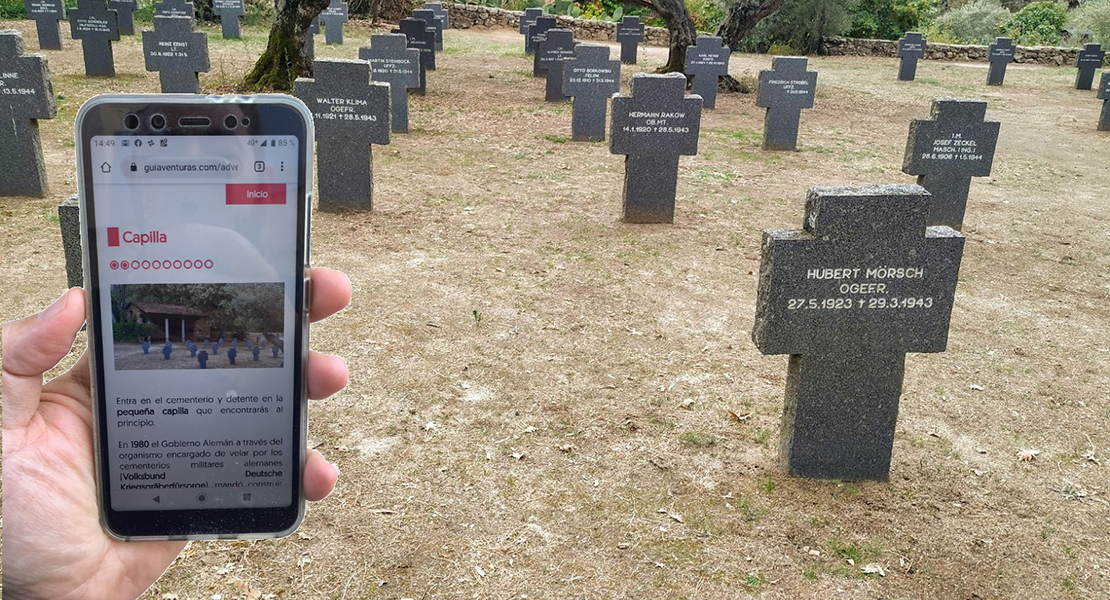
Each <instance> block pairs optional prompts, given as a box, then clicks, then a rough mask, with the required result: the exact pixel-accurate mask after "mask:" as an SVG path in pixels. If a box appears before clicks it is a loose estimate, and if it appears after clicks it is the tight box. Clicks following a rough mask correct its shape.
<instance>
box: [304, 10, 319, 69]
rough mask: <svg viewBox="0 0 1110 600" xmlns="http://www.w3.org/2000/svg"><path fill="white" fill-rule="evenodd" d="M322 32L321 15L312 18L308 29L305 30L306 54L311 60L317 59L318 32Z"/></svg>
mask: <svg viewBox="0 0 1110 600" xmlns="http://www.w3.org/2000/svg"><path fill="white" fill-rule="evenodd" d="M317 33H320V15H316V16H315V17H313V18H312V22H310V23H309V24H308V29H307V30H305V32H304V47H305V56H307V57H308V59H309V60H316V34H317Z"/></svg>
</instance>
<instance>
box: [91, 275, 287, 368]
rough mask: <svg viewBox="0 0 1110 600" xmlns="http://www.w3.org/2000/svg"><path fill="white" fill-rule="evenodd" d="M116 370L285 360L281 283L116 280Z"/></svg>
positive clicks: (247, 364) (260, 365)
mask: <svg viewBox="0 0 1110 600" xmlns="http://www.w3.org/2000/svg"><path fill="white" fill-rule="evenodd" d="M111 303H112V306H111V309H112V344H113V354H114V356H115V368H116V370H117V371H133V370H145V369H154V370H157V369H267V368H281V367H282V366H283V365H284V362H285V331H284V323H285V284H283V283H280V282H277V283H174V284H145V283H143V284H135V283H130V284H117V285H113V286H112V288H111Z"/></svg>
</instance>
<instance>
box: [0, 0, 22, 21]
mask: <svg viewBox="0 0 1110 600" xmlns="http://www.w3.org/2000/svg"><path fill="white" fill-rule="evenodd" d="M25 14H26V13H24V11H23V0H0V19H22V18H23V17H24V15H25Z"/></svg>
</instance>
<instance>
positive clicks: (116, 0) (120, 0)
mask: <svg viewBox="0 0 1110 600" xmlns="http://www.w3.org/2000/svg"><path fill="white" fill-rule="evenodd" d="M108 8H110V9H112V10H114V11H116V22H118V23H119V34H120V35H135V15H134V14H132V13H134V12H135V9H137V8H139V2H138V0H108Z"/></svg>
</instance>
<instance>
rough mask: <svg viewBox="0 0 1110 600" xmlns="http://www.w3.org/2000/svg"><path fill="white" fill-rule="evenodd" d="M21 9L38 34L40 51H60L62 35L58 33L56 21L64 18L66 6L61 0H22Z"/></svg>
mask: <svg viewBox="0 0 1110 600" xmlns="http://www.w3.org/2000/svg"><path fill="white" fill-rule="evenodd" d="M23 8H24V9H25V11H26V14H27V18H28V19H31V20H33V21H34V22H35V28H36V29H37V30H38V33H39V48H40V49H42V50H61V49H62V35H61V33H60V32H59V31H58V21H64V20H65V18H66V5H65V2H63V0H24V2H23Z"/></svg>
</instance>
